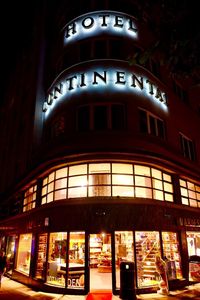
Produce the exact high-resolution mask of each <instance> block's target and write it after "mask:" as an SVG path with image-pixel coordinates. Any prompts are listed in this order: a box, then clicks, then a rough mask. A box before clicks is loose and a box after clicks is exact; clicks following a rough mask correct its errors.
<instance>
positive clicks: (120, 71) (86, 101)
mask: <svg viewBox="0 0 200 300" xmlns="http://www.w3.org/2000/svg"><path fill="white" fill-rule="evenodd" d="M107 2H110V4H109V3H107ZM119 2H120V1H119ZM106 3H107V4H106V5H103V4H102V5H100V7H99V5H98V1H97V3H96V4H94V3H93V4H91V5H90V6H89V9H88V8H87V9H86V8H84V9H81V8H80V7H81V6H80V7H79V10H78V9H77V10H75V6H76V4H71V6H70V7H71V8H68V10H67V13H64V12H62V13H60V16H63V19H62V21H61V22H60V23H62V27H60V35H59V36H57V37H56V38H55V41H56V42H55V44H54V45H51V47H50V48H51V52H50V54H49V56H48V54H47V52H48V51H47V50H48V45H49V44H51V39H50V40H49V44H48V43H47V46H46V48H45V49H47V50H43V51H44V52H43V54H44V53H45V55H44V57H45V58H46V64H44V63H43V64H42V62H41V61H42V60H40V63H38V67H37V68H38V70H40V71H41V69H42V68H43V69H44V72H43V73H42V72H39V74H40V75H41V74H42V75H41V76H42V78H43V79H42V80H41V81H39V80H38V83H37V88H36V90H37V91H35V98H34V99H35V100H33V105H35V106H34V107H35V108H34V112H35V113H34V117H32V119H31V118H29V121H27V122H30V123H31V124H32V125H30V127H31V128H32V130H33V132H34V134H33V137H32V138H33V140H34V143H33V147H31V150H27V149H25V150H24V151H25V152H29V161H30V165H28V166H26V167H24V171H23V172H22V174H21V177H20V179H16V180H15V184H14V185H13V188H12V189H11V192H9V193H7V194H6V196H4V203H5V204H4V208H7V214H6V215H5V216H4V217H2V221H1V222H0V232H1V243H0V246H1V248H2V249H4V250H5V251H6V254H7V258H8V266H9V267H8V270H7V272H8V274H10V276H11V277H12V278H13V279H16V280H19V281H21V282H23V283H26V284H29V285H32V286H37V287H38V288H40V289H42V290H46V291H47V290H48V291H52V292H55V291H56V292H60V293H63V292H64V293H69V294H86V293H88V292H89V291H90V290H92V289H104V290H105V289H110V290H112V292H113V293H114V294H118V293H119V290H120V263H121V262H123V261H131V262H134V265H135V276H136V288H137V292H138V293H140V292H144V291H147V292H150V291H152V290H156V289H158V284H159V280H160V279H159V274H158V273H157V271H156V266H155V256H156V255H157V254H159V255H160V256H161V257H162V258H165V259H166V261H167V264H168V280H169V286H170V288H171V289H173V287H176V288H177V286H184V285H186V284H188V282H189V280H197V278H196V277H195V276H194V274H191V270H189V257H190V256H192V255H200V227H199V226H200V217H199V209H200V158H199V155H198V153H199V150H200V133H199V130H198V129H199V121H200V119H199V115H198V112H197V108H196V107H195V106H194V101H193V100H192V99H194V97H195V95H197V92H196V91H197V90H196V91H195V87H194V88H193V89H192V88H191V85H190V84H187V85H186V86H185V89H186V90H187V91H188V93H189V96H188V101H187V102H186V101H185V98H183V95H185V94H184V93H179V94H178V92H177V89H178V91H182V90H181V87H180V86H178V85H177V83H173V84H172V82H171V81H170V80H169V74H168V72H167V70H166V69H165V66H162V67H159V54H158V55H157V57H156V56H155V58H154V60H151V61H150V60H149V61H148V62H147V63H146V65H143V66H141V65H139V64H130V59H129V58H130V56H131V55H133V54H134V53H137V52H138V51H140V52H141V51H143V49H144V48H145V47H147V46H148V45H151V43H152V41H154V34H153V33H152V32H151V30H150V29H149V28H148V26H147V25H145V24H144V23H140V22H139V21H138V20H137V19H136V18H135V17H134V14H133V15H131V14H130V13H128V8H127V7H128V6H127V7H126V8H125V9H124V11H123V6H122V7H121V8H120V9H119V8H117V6H119V5H117V4H116V5H114V4H113V1H106ZM127 3H129V7H131V2H130V1H127ZM118 4H119V3H118ZM61 10H62V7H60V11H61ZM130 12H132V10H130ZM55 14H56V13H55ZM64 16H65V18H64ZM58 19H59V14H58V13H57V15H56V18H55V19H54V22H53V24H55V23H56V21H57V20H58ZM52 26H53V25H52ZM49 30H50V29H49ZM46 31H47V32H48V28H47V29H46ZM49 34H50V32H49ZM41 40H42V39H41ZM41 44H42V43H40V45H41ZM43 49H44V48H43ZM45 51H46V52H45ZM44 66H45V67H44ZM46 66H47V67H46ZM45 68H46V69H45ZM51 70H54V71H55V70H56V71H55V72H54V73H53V72H52V73H51ZM52 74H55V75H52ZM175 87H176V88H175ZM195 93H196V94H195ZM34 101H35V103H34ZM27 124H28V123H27ZM30 157H31V158H30ZM13 207H14V208H13Z"/></svg>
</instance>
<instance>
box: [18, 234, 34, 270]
mask: <svg viewBox="0 0 200 300" xmlns="http://www.w3.org/2000/svg"><path fill="white" fill-rule="evenodd" d="M31 244H32V234H21V235H20V237H19V247H18V255H17V268H16V269H17V271H19V272H22V273H25V274H27V275H29V272H30V261H31Z"/></svg>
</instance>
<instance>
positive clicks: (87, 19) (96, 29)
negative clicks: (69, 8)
mask: <svg viewBox="0 0 200 300" xmlns="http://www.w3.org/2000/svg"><path fill="white" fill-rule="evenodd" d="M137 31H138V30H137V28H136V26H135V19H134V18H133V17H131V16H129V15H127V14H122V13H118V12H114V11H98V12H93V13H90V14H85V15H82V16H80V17H78V18H76V19H74V20H73V21H71V22H70V23H68V24H67V25H66V26H65V28H64V43H65V44H67V43H68V42H70V41H71V40H73V39H76V38H78V39H82V38H86V37H89V36H92V35H93V34H94V33H95V35H98V34H102V33H106V34H107V33H109V32H111V33H112V34H116V35H120V34H123V35H129V36H131V37H134V38H136V37H137Z"/></svg>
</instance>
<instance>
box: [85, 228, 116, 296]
mask: <svg viewBox="0 0 200 300" xmlns="http://www.w3.org/2000/svg"><path fill="white" fill-rule="evenodd" d="M89 270H90V290H97V289H98V290H101V289H103V290H112V256H111V234H107V233H97V234H90V236H89Z"/></svg>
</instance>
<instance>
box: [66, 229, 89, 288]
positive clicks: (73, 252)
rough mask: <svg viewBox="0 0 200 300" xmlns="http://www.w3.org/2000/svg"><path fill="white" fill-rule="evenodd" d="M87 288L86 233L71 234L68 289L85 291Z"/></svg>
mask: <svg viewBox="0 0 200 300" xmlns="http://www.w3.org/2000/svg"><path fill="white" fill-rule="evenodd" d="M84 286H85V233H84V232H70V240H69V266H68V276H67V287H68V288H72V289H83V288H84Z"/></svg>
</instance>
